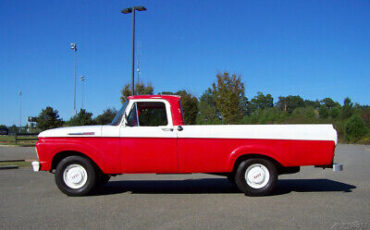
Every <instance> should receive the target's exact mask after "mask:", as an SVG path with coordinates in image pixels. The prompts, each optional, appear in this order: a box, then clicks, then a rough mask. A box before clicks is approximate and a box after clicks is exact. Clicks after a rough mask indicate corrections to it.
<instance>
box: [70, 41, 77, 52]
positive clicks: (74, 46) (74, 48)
mask: <svg viewBox="0 0 370 230" xmlns="http://www.w3.org/2000/svg"><path fill="white" fill-rule="evenodd" d="M71 49H72V50H74V51H77V44H76V43H74V42H72V43H71Z"/></svg>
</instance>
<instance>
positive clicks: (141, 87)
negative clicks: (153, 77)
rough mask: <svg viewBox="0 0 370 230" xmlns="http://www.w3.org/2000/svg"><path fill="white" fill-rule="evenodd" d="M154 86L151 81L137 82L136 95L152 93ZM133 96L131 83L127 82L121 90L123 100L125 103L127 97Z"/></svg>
mask: <svg viewBox="0 0 370 230" xmlns="http://www.w3.org/2000/svg"><path fill="white" fill-rule="evenodd" d="M153 91H154V88H153V86H152V84H151V83H148V84H146V85H145V84H144V83H141V82H140V83H136V84H135V94H136V95H152V94H153ZM129 96H132V92H131V84H126V85H125V86H124V87H123V89H122V90H121V102H122V103H124V102H125V101H126V100H127V97H129Z"/></svg>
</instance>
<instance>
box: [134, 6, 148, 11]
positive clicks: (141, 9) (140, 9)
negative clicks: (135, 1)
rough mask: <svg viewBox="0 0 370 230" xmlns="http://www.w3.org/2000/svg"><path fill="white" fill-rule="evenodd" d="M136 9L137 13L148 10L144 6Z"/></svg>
mask: <svg viewBox="0 0 370 230" xmlns="http://www.w3.org/2000/svg"><path fill="white" fill-rule="evenodd" d="M134 8H135V10H137V11H145V10H146V8H145V7H144V6H135V7H134Z"/></svg>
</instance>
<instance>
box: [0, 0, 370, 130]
mask: <svg viewBox="0 0 370 230" xmlns="http://www.w3.org/2000/svg"><path fill="white" fill-rule="evenodd" d="M132 5H144V6H146V7H147V8H148V11H146V12H138V13H137V17H136V23H137V24H136V25H137V26H136V38H137V40H136V41H137V44H138V46H137V47H140V56H141V57H140V60H141V80H143V81H144V82H151V83H152V85H153V86H154V88H155V92H160V91H177V90H180V89H186V90H188V91H190V92H191V93H192V94H194V95H196V96H200V95H201V94H202V93H203V92H204V91H205V90H206V89H207V88H208V87H210V86H211V84H212V82H214V81H215V79H216V74H217V73H218V72H223V71H228V72H231V73H237V74H239V75H241V76H242V79H243V82H244V84H245V88H246V96H247V97H248V98H249V99H251V98H252V97H253V96H255V95H256V93H257V91H262V92H264V93H271V94H272V96H273V97H274V99H275V100H274V101H275V102H276V101H277V97H279V96H287V95H300V96H302V97H303V98H305V99H312V100H314V99H322V98H324V97H331V98H333V99H334V100H336V101H339V102H340V103H342V102H343V100H344V98H345V97H347V96H348V97H350V98H351V99H352V101H354V102H358V103H360V104H369V102H370V96H369V95H370V94H369V86H370V14H369V12H370V2H369V1H339V0H332V1H329V0H328V1H322V0H318V1H296V0H291V1H205V0H203V1H195V0H188V1H175V0H174V1H169V0H167V1H159V0H158V1H113V0H110V1H106V0H104V1H103V0H101V1H67V0H64V1H56V0H49V1H38V0H35V1H19V0H2V1H0V44H1V49H0V93H1V95H0V124H6V125H12V124H17V125H18V124H19V107H20V103H19V96H18V91H19V90H22V92H23V96H22V124H23V125H24V124H25V123H26V117H27V116H36V115H38V114H39V112H40V111H41V109H43V108H45V107H46V106H52V107H53V108H55V109H57V110H58V111H59V113H60V115H61V117H62V118H63V119H64V120H68V119H69V118H70V117H71V116H72V115H73V77H74V69H73V67H74V62H73V55H74V54H73V51H72V50H70V48H69V44H70V42H73V41H75V42H77V44H78V51H77V55H78V56H77V59H78V60H77V61H78V73H77V76H78V77H79V76H81V75H85V77H86V78H87V83H86V90H85V101H84V104H85V108H86V109H87V110H88V111H91V112H93V113H94V116H96V115H98V114H99V113H101V112H102V111H103V110H104V109H106V108H107V107H115V108H119V107H120V101H119V97H120V90H121V89H122V87H123V85H124V84H126V83H129V82H130V78H131V72H130V71H131V16H130V15H122V14H121V13H120V10H121V9H123V8H126V7H128V6H132ZM80 107H81V83H80V81H78V88H77V108H80Z"/></svg>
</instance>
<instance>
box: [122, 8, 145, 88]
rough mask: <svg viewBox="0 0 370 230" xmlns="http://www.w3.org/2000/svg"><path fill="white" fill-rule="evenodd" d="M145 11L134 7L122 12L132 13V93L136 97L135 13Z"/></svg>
mask: <svg viewBox="0 0 370 230" xmlns="http://www.w3.org/2000/svg"><path fill="white" fill-rule="evenodd" d="M136 10H137V11H145V10H146V8H145V7H144V6H133V7H130V8H126V9H124V10H122V11H121V13H123V14H129V13H132V67H131V87H132V89H131V91H132V95H135V80H134V78H135V11H136Z"/></svg>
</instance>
